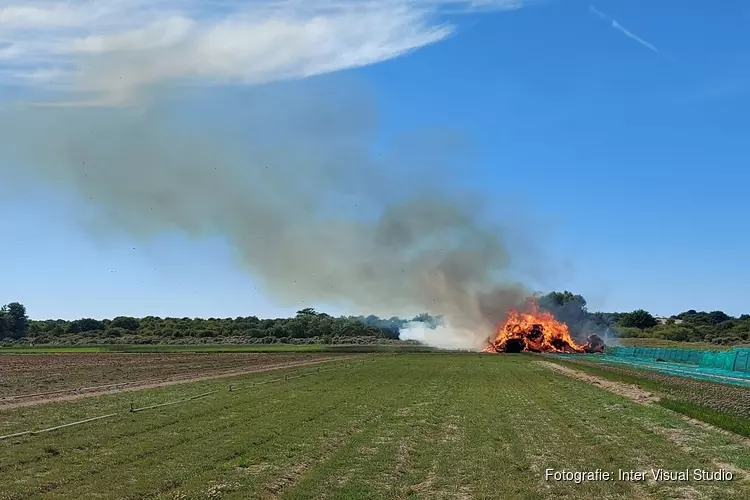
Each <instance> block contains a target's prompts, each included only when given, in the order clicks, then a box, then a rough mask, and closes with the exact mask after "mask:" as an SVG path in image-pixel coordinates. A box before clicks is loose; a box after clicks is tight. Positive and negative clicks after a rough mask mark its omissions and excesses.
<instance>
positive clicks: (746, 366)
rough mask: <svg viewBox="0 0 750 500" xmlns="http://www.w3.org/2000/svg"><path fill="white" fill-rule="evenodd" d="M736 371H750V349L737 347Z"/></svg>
mask: <svg viewBox="0 0 750 500" xmlns="http://www.w3.org/2000/svg"><path fill="white" fill-rule="evenodd" d="M736 351H737V355H736V357H735V359H734V371H738V372H745V373H750V349H737V350H736Z"/></svg>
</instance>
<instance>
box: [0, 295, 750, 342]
mask: <svg viewBox="0 0 750 500" xmlns="http://www.w3.org/2000/svg"><path fill="white" fill-rule="evenodd" d="M536 301H537V304H538V305H539V307H540V308H541V309H543V310H546V311H549V312H551V313H553V314H554V315H555V317H556V318H557V319H559V320H560V321H563V322H565V323H566V324H567V325H568V327H569V328H570V330H571V333H572V334H573V335H574V337H578V338H581V339H582V338H585V336H586V335H587V334H589V333H598V334H600V335H602V334H603V335H605V336H606V335H613V336H618V337H651V338H661V339H666V340H677V341H691V342H711V343H715V344H728V345H731V344H739V343H747V342H748V341H749V340H750V338H749V335H750V315H748V314H743V315H741V316H739V317H733V316H730V315H728V314H725V313H724V312H722V311H710V312H705V311H695V310H692V309H691V310H689V311H685V312H682V313H680V314H677V315H674V316H671V317H669V318H656V317H654V316H653V315H652V314H651V313H649V312H648V311H645V310H643V309H638V310H635V311H631V312H624V313H617V312H615V313H607V312H590V311H588V309H587V305H586V299H584V298H583V297H582V296H581V295H576V294H573V293H572V292H569V291H567V290H566V291H564V292H551V293H548V294H537V295H536ZM440 321H441V318H440V317H434V316H430V315H429V314H420V315H417V316H415V317H414V318H411V319H404V318H399V317H395V316H394V317H391V318H380V317H378V316H374V315H370V316H339V317H333V316H330V315H328V314H326V313H321V312H318V311H316V310H314V309H312V308H307V309H302V310H300V311H297V314H296V315H295V316H294V317H292V318H277V319H260V318H258V317H257V316H247V317H237V318H208V319H204V318H187V317H186V318H160V317H156V316H146V317H143V318H134V317H130V316H117V317H115V318H112V319H101V320H99V319H93V318H81V319H76V320H72V321H69V320H62V319H55V320H30V319H29V318H28V316H27V314H26V308H25V307H24V306H23V304H20V303H18V302H12V303H10V304H6V305H4V306H2V307H1V308H0V339H7V340H16V341H18V340H22V341H30V342H37V343H107V342H122V343H142V342H147V343H163V342H174V343H190V342H217V341H222V340H223V341H226V340H228V339H230V340H231V341H233V342H241V343H323V344H326V343H382V342H396V341H399V331H400V330H401V329H402V328H403V327H404V326H405V325H406V324H407V323H410V322H421V323H424V324H426V325H428V326H430V327H434V326H436V325H438V324H439V323H440Z"/></svg>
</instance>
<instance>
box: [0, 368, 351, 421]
mask: <svg viewBox="0 0 750 500" xmlns="http://www.w3.org/2000/svg"><path fill="white" fill-rule="evenodd" d="M355 357H357V356H345V357H344V356H332V357H326V358H319V359H316V360H314V361H291V362H286V363H280V364H275V365H266V366H260V367H256V368H249V369H246V370H234V371H229V372H223V373H213V374H211V375H196V376H191V377H181V378H169V379H164V380H158V381H153V380H144V381H140V382H137V381H136V382H127V384H128V386H127V387H123V386H122V385H121V384H116V385H118V387H113V388H109V389H105V390H93V391H86V389H71V390H70V391H71V392H72V391H77V392H73V393H72V394H60V395H55V396H52V397H46V398H42V399H33V400H25V401H18V400H12V401H7V402H6V401H0V410H5V409H11V408H21V407H26V406H36V405H41V404H46V403H56V402H62V401H73V400H76V399H81V398H89V397H95V396H105V395H108V394H117V393H120V392H132V391H140V390H142V389H155V388H158V387H167V386H170V385H177V384H186V383H190V382H200V381H202V380H214V379H219V378H226V377H235V376H238V375H247V374H250V373H262V372H270V371H274V370H281V369H284V368H296V367H300V366H310V365H317V364H321V363H328V362H330V361H336V360H340V361H343V360H347V359H352V358H355Z"/></svg>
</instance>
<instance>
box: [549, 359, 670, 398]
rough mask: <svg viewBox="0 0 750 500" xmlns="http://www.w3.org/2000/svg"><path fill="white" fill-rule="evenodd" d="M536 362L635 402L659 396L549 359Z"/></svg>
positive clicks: (635, 386)
mask: <svg viewBox="0 0 750 500" xmlns="http://www.w3.org/2000/svg"><path fill="white" fill-rule="evenodd" d="M536 363H538V364H541V365H543V366H546V367H547V368H549V369H551V370H554V371H556V372H558V373H561V374H563V375H565V376H568V377H571V378H574V379H576V380H582V381H584V382H588V383H590V384H593V385H596V386H599V387H601V388H602V389H605V390H607V391H609V392H614V393H615V394H619V395H620V396H625V397H626V398H629V399H632V400H633V401H635V402H636V403H640V404H650V403H654V402H656V401H658V400H659V396H658V395H657V394H654V393H651V392H648V391H646V390H643V389H642V388H640V387H638V386H637V385H633V384H626V383H623V382H615V381H613V380H607V379H605V378H601V377H595V376H594V375H589V374H588V373H583V372H581V371H578V370H574V369H572V368H568V367H567V366H561V365H558V364H556V363H553V362H551V361H536Z"/></svg>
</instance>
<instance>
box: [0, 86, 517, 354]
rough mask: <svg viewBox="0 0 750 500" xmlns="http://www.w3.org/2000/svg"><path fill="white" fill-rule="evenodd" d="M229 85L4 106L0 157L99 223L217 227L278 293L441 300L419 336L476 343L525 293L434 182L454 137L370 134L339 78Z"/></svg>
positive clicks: (299, 297) (469, 205)
mask: <svg viewBox="0 0 750 500" xmlns="http://www.w3.org/2000/svg"><path fill="white" fill-rule="evenodd" d="M233 92H234V93H233V95H232V96H231V98H230V99H227V100H220V99H219V100H217V101H215V102H211V101H206V100H200V99H198V100H194V101H192V102H193V104H190V105H188V104H186V101H183V100H180V99H162V100H161V101H159V102H158V103H157V104H152V105H150V106H148V107H145V108H137V109H93V108H91V109H79V108H54V107H30V106H21V107H16V108H15V109H5V110H2V111H0V113H2V115H3V118H2V119H0V122H1V123H2V124H3V125H2V129H0V151H2V152H3V153H2V154H3V157H2V158H0V165H2V166H3V167H5V168H11V167H12V168H23V169H27V171H29V172H31V173H32V175H33V176H34V177H35V178H37V179H41V180H43V181H45V182H47V183H50V184H52V185H54V186H56V187H59V188H61V189H69V190H74V191H75V192H77V193H78V194H79V195H80V196H81V197H82V198H84V199H85V200H88V202H90V204H91V205H92V206H94V207H96V208H97V210H98V212H97V216H98V222H99V226H98V227H99V228H100V229H99V230H107V229H115V230H124V231H128V232H129V233H131V234H132V235H134V236H135V237H138V238H148V237H150V236H152V235H154V234H159V233H161V232H163V231H167V230H180V231H184V232H185V233H187V234H190V235H192V236H195V237H199V238H200V237H212V236H217V235H219V236H222V237H224V238H226V239H227V240H228V241H229V242H230V243H231V244H232V245H233V246H234V247H235V248H236V249H237V251H238V254H239V256H240V258H241V261H242V264H243V266H244V267H245V268H246V269H247V270H248V271H249V273H250V274H251V275H252V276H253V278H254V279H256V280H257V281H258V282H259V283H260V284H261V285H262V287H263V289H264V290H265V292H266V293H268V294H269V295H270V296H271V297H273V298H275V299H276V300H277V301H278V302H279V303H280V304H283V305H291V306H296V305H299V304H300V303H305V304H331V305H334V304H335V305H339V306H341V307H344V308H349V309H350V310H357V311H358V312H364V313H374V314H381V315H387V316H388V315H392V314H410V313H414V312H422V311H424V312H428V313H430V314H433V315H443V316H444V318H445V325H444V326H443V327H442V328H443V330H441V329H438V330H436V332H433V335H434V334H438V335H439V334H440V332H444V333H446V334H449V335H450V336H451V338H452V341H451V345H455V344H461V342H457V341H455V338H460V339H464V340H465V342H463V344H464V345H463V347H477V346H480V345H481V343H482V342H483V341H484V340H485V339H486V338H487V336H488V335H489V334H490V333H491V332H492V331H493V330H494V327H495V325H496V323H497V322H498V321H500V320H501V319H502V318H503V316H504V315H505V313H506V311H507V310H508V309H509V308H510V307H512V306H514V305H516V304H518V303H519V302H520V301H521V300H522V299H523V298H524V297H525V296H527V295H528V291H527V290H526V289H525V287H523V286H522V285H520V284H518V283H516V282H515V281H514V280H513V279H512V278H511V276H512V273H511V272H510V271H511V270H512V263H513V262H512V259H511V255H510V250H509V248H508V247H507V245H506V244H505V242H504V241H503V238H502V236H503V229H502V226H501V225H500V224H499V223H491V222H488V221H485V220H484V217H483V216H484V215H485V212H484V211H483V210H482V207H481V205H480V204H478V203H477V202H476V199H477V198H476V197H472V196H469V195H466V196H461V195H459V194H457V193H453V192H451V190H446V189H441V188H440V187H439V186H440V185H441V184H448V185H450V184H451V180H450V178H446V177H445V176H447V175H448V173H449V172H450V171H451V168H453V167H454V166H456V165H455V164H454V163H452V161H453V160H455V159H456V158H459V159H460V158H461V147H462V144H461V141H459V140H458V138H457V136H453V135H451V134H449V133H446V132H432V133H428V132H423V133H420V134H416V135H411V136H407V137H405V138H401V139H399V140H396V141H392V144H391V146H390V147H384V146H382V143H383V140H382V138H381V137H379V136H378V123H377V110H376V107H375V106H374V105H373V102H372V99H370V98H369V97H368V96H367V95H366V94H365V93H363V92H360V91H358V90H356V89H354V90H352V88H349V87H347V88H342V87H334V88H331V89H328V90H325V89H321V88H317V87H315V86H310V85H305V84H294V85H291V84H280V85H274V86H270V87H265V88H256V89H253V90H249V91H247V90H246V91H243V92H241V93H238V92H236V91H233ZM195 103H197V104H195ZM190 116H192V117H193V119H192V120H190V119H188V117H190ZM196 116H198V117H199V119H198V120H195V119H194V118H195V117H196ZM457 166H458V167H460V166H461V165H457ZM0 168H2V167H0ZM444 181H445V182H444ZM249 313H250V311H249ZM448 330H449V332H448ZM427 341H428V342H430V340H429V339H428V340H427ZM433 343H438V344H439V343H440V342H437V341H436V342H433Z"/></svg>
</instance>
